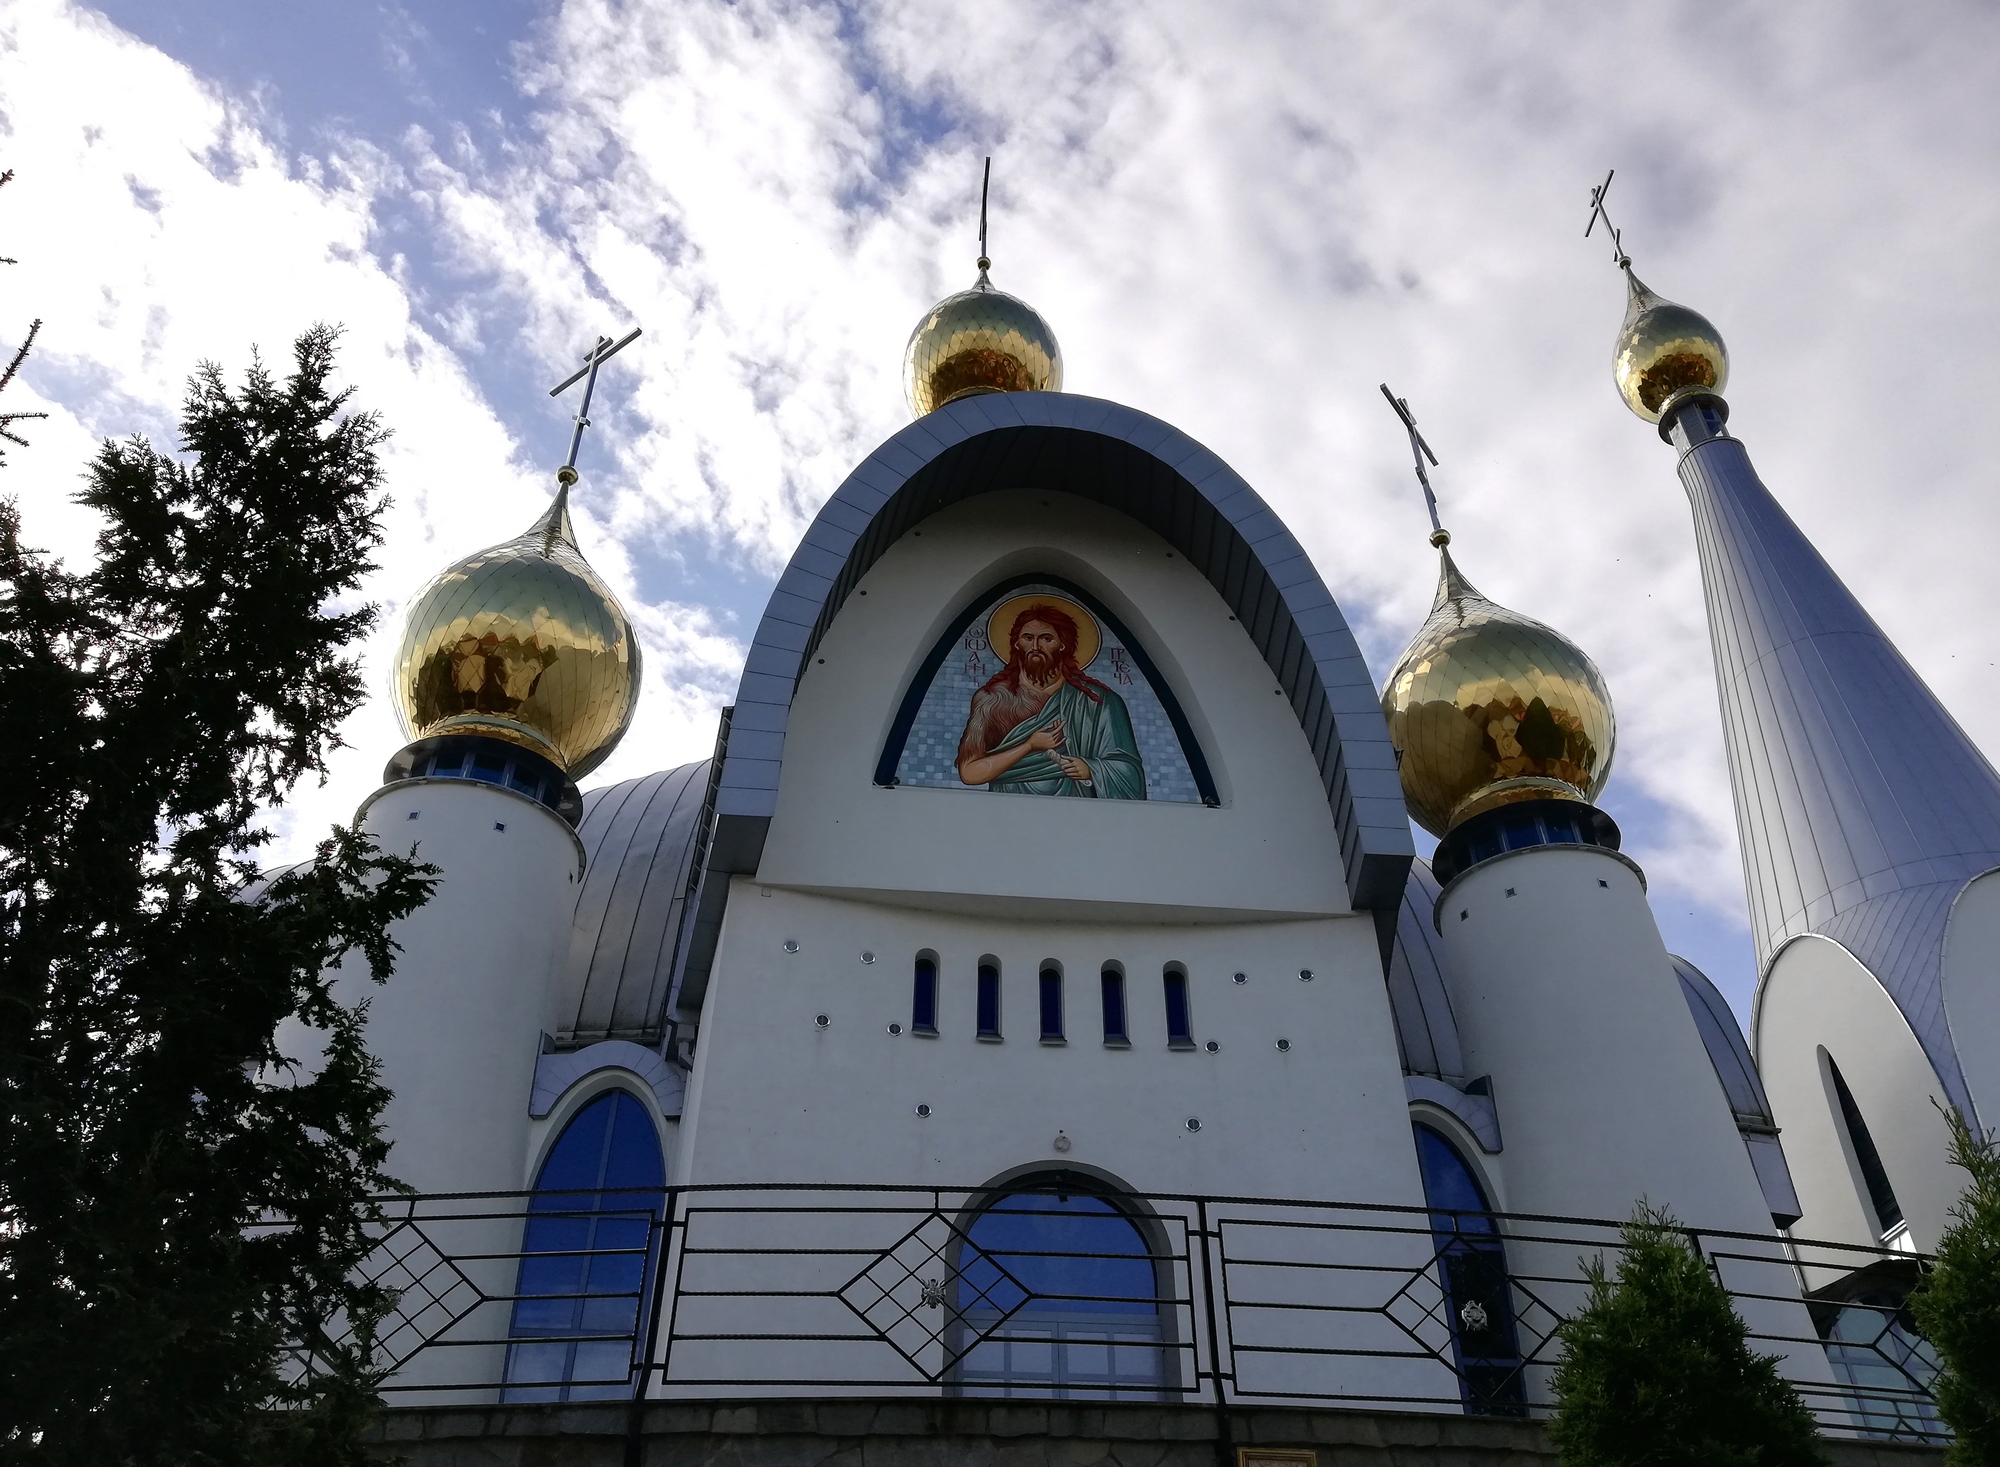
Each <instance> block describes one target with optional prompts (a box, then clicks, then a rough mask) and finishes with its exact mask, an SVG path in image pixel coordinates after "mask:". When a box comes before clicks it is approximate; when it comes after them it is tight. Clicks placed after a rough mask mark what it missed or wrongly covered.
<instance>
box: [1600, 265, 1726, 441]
mask: <svg viewBox="0 0 2000 1467" xmlns="http://www.w3.org/2000/svg"><path fill="white" fill-rule="evenodd" d="M1625 283H1626V286H1627V288H1628V289H1627V299H1626V303H1625V324H1624V325H1623V326H1621V327H1620V328H1619V330H1618V349H1617V352H1616V353H1615V354H1614V356H1613V358H1612V365H1613V370H1614V371H1615V372H1616V374H1617V377H1618V391H1619V394H1620V395H1621V396H1622V397H1623V398H1624V399H1625V405H1626V406H1627V407H1629V408H1631V409H1632V411H1633V412H1635V413H1637V414H1638V415H1639V416H1640V417H1642V418H1644V419H1645V420H1646V421H1647V422H1649V423H1657V422H1659V421H1660V413H1661V410H1662V409H1663V408H1664V407H1666V405H1667V400H1668V399H1669V398H1670V397H1672V396H1673V395H1674V394H1675V393H1677V392H1681V391H1684V390H1688V389H1693V390H1697V391H1704V392H1713V393H1717V394H1720V393H1721V391H1722V389H1723V388H1724V387H1725V386H1726V385H1727V384H1728V382H1729V353H1728V351H1727V350H1726V349H1725V348H1724V347H1723V344H1722V335H1721V333H1720V332H1718V331H1717V330H1716V329H1715V327H1714V326H1712V325H1710V324H1709V320H1708V318H1707V317H1706V316H1703V315H1702V314H1700V313H1699V312H1697V311H1690V310H1689V309H1688V308H1687V307H1686V306H1677V305H1675V304H1674V303H1673V302H1672V301H1669V300H1662V299H1660V297H1659V296H1657V295H1654V294H1653V292H1652V291H1650V290H1648V289H1647V288H1646V287H1645V286H1644V285H1643V284H1641V283H1640V280H1639V277H1638V276H1636V275H1634V274H1633V273H1632V269H1631V267H1630V266H1629V265H1628V266H1627V267H1626V269H1625Z"/></svg>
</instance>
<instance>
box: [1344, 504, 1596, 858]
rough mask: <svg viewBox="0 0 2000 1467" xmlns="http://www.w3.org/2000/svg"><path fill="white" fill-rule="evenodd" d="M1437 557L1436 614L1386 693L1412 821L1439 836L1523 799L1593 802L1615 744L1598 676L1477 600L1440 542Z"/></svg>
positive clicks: (1576, 653) (1549, 636) (1559, 640)
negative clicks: (1484, 814) (1472, 819)
mask: <svg viewBox="0 0 2000 1467" xmlns="http://www.w3.org/2000/svg"><path fill="white" fill-rule="evenodd" d="M1444 538H1448V537H1444V536H1442V535H1440V537H1439V539H1440V540H1442V539H1444ZM1439 556H1440V560H1441V562H1442V563H1441V565H1440V566H1439V570H1438V588H1437V598H1436V600H1434V601H1433V602H1432V603H1431V614H1430V616H1429V617H1428V618H1427V619H1426V620H1425V622H1424V624H1423V626H1422V627H1421V628H1420V629H1419V630H1418V632H1417V636H1416V640H1415V641H1413V642H1411V643H1410V649H1409V651H1407V652H1405V653H1404V654H1403V656H1402V660H1401V661H1399V662H1398V663H1397V664H1396V668H1395V671H1393V672H1392V673H1390V674H1389V682H1388V685H1387V686H1386V687H1384V688H1383V690H1382V714H1383V717H1385V718H1386V719H1388V721H1389V740H1390V742H1391V743H1392V744H1394V745H1395V747H1396V754H1397V759H1398V761H1399V763H1400V766H1401V772H1402V780H1403V799H1404V801H1405V802H1406V803H1407V804H1408V805H1409V807H1410V814H1411V816H1413V817H1414V818H1415V820H1416V822H1417V823H1418V824H1419V825H1421V826H1423V828H1424V829H1425V830H1428V831H1430V832H1431V834H1433V835H1440V836H1441V835H1443V834H1444V833H1445V832H1446V831H1447V830H1449V829H1450V828H1451V827H1452V826H1454V825H1457V824H1458V823H1459V822H1461V821H1463V820H1465V819H1467V818H1468V817H1470V816H1473V815H1477V814H1479V813H1481V812H1482V811H1486V810H1491V809H1494V808H1495V807H1497V806H1500V805H1506V804H1511V803H1513V802H1515V801H1517V800H1550V799H1555V800H1584V801H1594V800H1595V799H1596V798H1597V796H1598V794H1599V792H1600V791H1602V790H1603V788H1604V782H1605V781H1606V780H1607V779H1609V778H1610V777H1611V754H1612V747H1613V745H1614V743H1615V742H1616V738H1617V734H1616V729H1615V727H1614V725H1613V721H1612V714H1611V694H1610V692H1609V691H1608V690H1607V689H1606V688H1605V686H1604V678H1603V676H1602V675H1601V674H1600V673H1599V672H1598V670H1597V668H1596V667H1595V666H1594V665H1593V664H1592V663H1591V660H1590V659H1589V658H1588V657H1586V656H1585V655H1584V654H1583V652H1582V650H1581V649H1580V648H1578V647H1577V645H1576V644H1575V643H1574V642H1572V641H1570V640H1569V639H1568V638H1567V637H1565V636H1563V635H1562V634H1561V633H1559V632H1557V631H1554V630H1552V629H1551V628H1549V627H1545V626H1543V625H1542V624H1541V623H1540V622H1538V621H1535V620H1533V619H1532V618H1530V617H1526V616H1522V615H1521V614H1520V613H1519V612H1516V611H1509V610H1507V609H1506V608H1505V607H1503V606H1496V605H1494V604H1493V603H1492V602H1491V601H1488V600H1487V599H1486V598H1485V597H1484V596H1482V595H1480V594H1479V592H1478V591H1477V590H1475V589H1474V588H1473V587H1472V586H1471V584H1470V583H1468V582H1467V581H1466V579H1465V577H1464V576H1462V575H1460V574H1459V570H1458V567H1457V566H1456V565H1454V564H1453V563H1452V559H1451V552H1450V551H1448V550H1445V549H1444V548H1443V545H1442V544H1440V545H1439Z"/></svg>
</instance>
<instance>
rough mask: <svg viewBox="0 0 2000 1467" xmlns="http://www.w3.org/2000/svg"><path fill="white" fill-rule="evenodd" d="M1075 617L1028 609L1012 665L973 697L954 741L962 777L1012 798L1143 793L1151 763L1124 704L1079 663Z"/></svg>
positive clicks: (1138, 796)
mask: <svg viewBox="0 0 2000 1467" xmlns="http://www.w3.org/2000/svg"><path fill="white" fill-rule="evenodd" d="M1077 643H1078V637H1077V625H1076V620H1075V618H1073V617H1072V616H1070V614H1069V613H1068V612H1066V611H1064V610H1062V609H1061V608H1060V607H1057V606H1053V605H1050V604H1048V603H1046V602H1037V603H1036V604H1034V605H1032V606H1027V607H1024V608H1023V609H1022V610H1021V611H1020V612H1019V613H1018V614H1017V615H1016V616H1015V617H1014V625H1013V627H1012V628H1011V629H1010V631H1009V632H1008V636H1007V649H1008V654H1009V655H1008V659H1007V665H1006V666H1005V667H1003V668H1002V669H1001V670H1000V671H999V673H997V674H996V675H995V676H994V677H993V679H992V680H991V681H989V682H988V683H987V684H986V686H984V687H983V688H981V689H980V690H979V691H978V692H976V693H974V694H973V695H972V714H971V716H970V717H969V718H967V719H966V721H965V736H964V737H963V738H961V739H960V740H959V743H958V777H959V778H960V779H961V780H963V781H964V782H965V783H967V784H983V785H985V786H986V787H987V788H988V789H989V790H1000V791H1004V792H1008V793H1014V794H1033V795H1080V796H1084V797H1087V798H1089V797H1094V798H1096V799H1100V800H1143V799H1145V798H1146V766H1145V763H1144V761H1142V760H1141V759H1140V757H1139V745H1138V742H1137V740H1135V739H1134V738H1133V737H1132V719H1131V716H1130V715H1129V714H1128V713H1126V711H1125V700H1124V699H1123V698H1121V697H1119V696H1118V695H1117V694H1116V693H1114V692H1112V691H1111V689H1109V688H1107V687H1106V686H1105V685H1104V684H1103V683H1101V682H1098V681H1097V680H1096V679H1095V678H1092V677H1086V676H1085V675H1084V672H1083V669H1082V668H1080V667H1078V666H1077V663H1076V649H1077Z"/></svg>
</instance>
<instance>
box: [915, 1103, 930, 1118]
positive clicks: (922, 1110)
mask: <svg viewBox="0 0 2000 1467" xmlns="http://www.w3.org/2000/svg"><path fill="white" fill-rule="evenodd" d="M930 1113H931V1108H930V1107H929V1106H927V1105H920V1106H918V1107H917V1114H918V1115H920V1116H926V1117H928V1116H929V1115H930Z"/></svg>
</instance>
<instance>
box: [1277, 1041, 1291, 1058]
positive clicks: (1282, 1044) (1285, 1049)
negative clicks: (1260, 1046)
mask: <svg viewBox="0 0 2000 1467" xmlns="http://www.w3.org/2000/svg"><path fill="white" fill-rule="evenodd" d="M1291 1052H1292V1041H1291V1040H1289V1039H1280V1040H1279V1041H1278V1053H1279V1054H1290V1053H1291Z"/></svg>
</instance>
